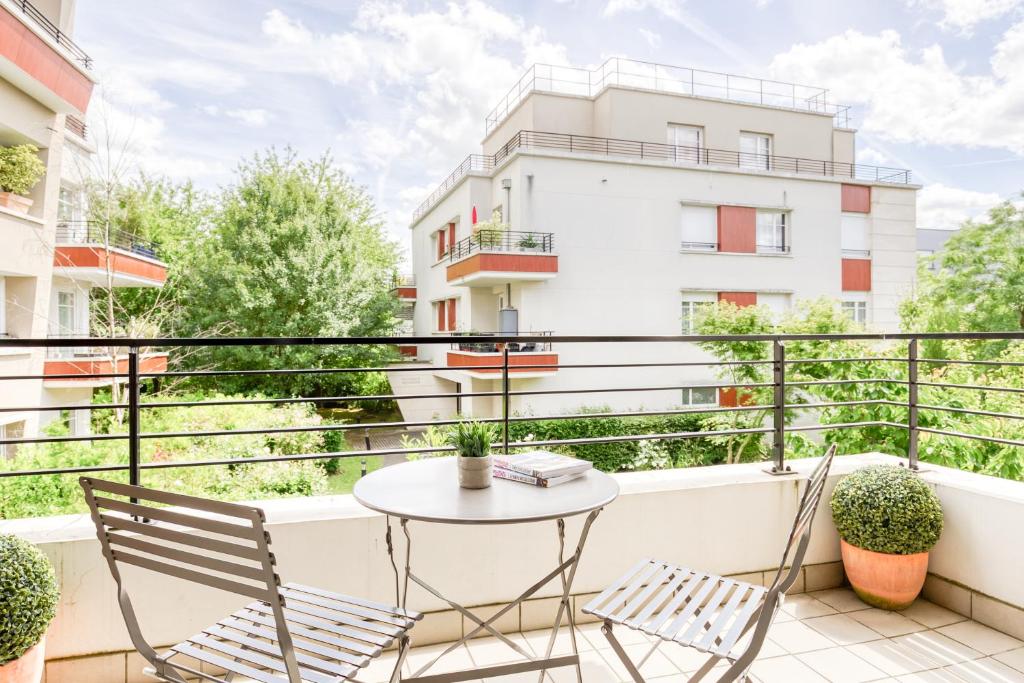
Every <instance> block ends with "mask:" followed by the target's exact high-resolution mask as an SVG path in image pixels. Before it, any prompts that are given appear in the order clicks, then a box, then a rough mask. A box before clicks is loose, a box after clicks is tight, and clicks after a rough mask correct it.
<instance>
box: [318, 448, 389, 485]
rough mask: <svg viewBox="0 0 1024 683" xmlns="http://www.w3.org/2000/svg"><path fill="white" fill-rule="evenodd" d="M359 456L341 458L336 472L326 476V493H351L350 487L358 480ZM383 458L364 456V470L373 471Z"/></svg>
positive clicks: (359, 470) (360, 468) (360, 466)
mask: <svg viewBox="0 0 1024 683" xmlns="http://www.w3.org/2000/svg"><path fill="white" fill-rule="evenodd" d="M360 460H361V458H342V459H341V462H340V463H339V464H338V473H337V474H332V475H330V476H329V477H327V493H331V494H338V493H352V487H353V486H355V485H356V481H358V480H359V475H360V472H361V470H362V464H361V463H360ZM382 461H383V459H382V458H381V457H380V456H379V455H374V456H370V457H368V458H366V471H367V472H373V471H374V470H375V469H378V468H379V467H380V466H381V463H382Z"/></svg>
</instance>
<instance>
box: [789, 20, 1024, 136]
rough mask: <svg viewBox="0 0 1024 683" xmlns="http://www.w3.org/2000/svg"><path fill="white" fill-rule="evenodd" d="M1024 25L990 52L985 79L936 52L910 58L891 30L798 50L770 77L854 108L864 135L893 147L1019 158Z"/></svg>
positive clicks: (1023, 123)
mask: <svg viewBox="0 0 1024 683" xmlns="http://www.w3.org/2000/svg"><path fill="white" fill-rule="evenodd" d="M1022 60H1024V22H1022V23H1020V24H1017V25H1015V26H1013V27H1011V28H1010V29H1009V30H1008V31H1006V33H1005V34H1004V35H1003V36H1002V38H1001V39H1000V41H999V42H998V43H997V45H996V47H995V50H994V51H993V54H992V57H991V60H990V64H991V72H990V73H989V74H982V75H973V74H965V73H963V72H962V71H961V70H960V69H959V68H956V67H954V66H951V65H950V64H948V63H947V61H946V59H945V56H944V54H943V51H942V48H941V47H940V46H938V45H932V46H929V47H926V48H924V49H923V50H920V51H911V50H908V49H907V48H905V47H904V46H903V44H902V41H901V38H900V35H899V33H897V32H896V31H892V30H887V31H882V32H881V33H879V34H877V35H865V34H863V33H860V32H859V31H855V30H848V31H846V32H845V33H841V34H839V35H836V36H833V37H831V38H828V39H827V40H824V41H822V42H819V43H815V44H812V45H805V44H799V45H795V46H793V47H792V48H791V49H790V50H789V51H788V52H785V53H783V54H780V55H778V56H776V57H775V59H774V60H773V61H772V63H771V65H770V67H769V71H770V72H771V74H772V76H773V77H776V78H780V79H785V80H794V81H798V82H810V83H820V84H823V85H827V86H829V87H831V88H832V99H833V100H834V101H835V100H837V101H840V102H845V103H848V104H854V105H860V107H859V111H858V114H860V116H859V117H858V118H860V119H862V121H863V123H862V126H861V127H862V129H863V130H864V131H867V132H869V133H873V134H874V135H876V136H877V137H879V138H882V139H887V140H891V141H895V142H912V143H919V144H934V145H946V146H949V145H962V146H967V147H990V148H1003V149H1008V150H1011V151H1013V152H1015V153H1017V154H1024V116H1021V112H1022V111H1024V69H1021V68H1019V65H1020V64H1021V63H1022Z"/></svg>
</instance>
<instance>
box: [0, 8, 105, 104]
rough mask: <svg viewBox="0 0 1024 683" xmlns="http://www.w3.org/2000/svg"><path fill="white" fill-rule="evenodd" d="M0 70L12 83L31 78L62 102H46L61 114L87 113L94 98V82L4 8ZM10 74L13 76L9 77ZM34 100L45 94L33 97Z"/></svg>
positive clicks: (0, 25)
mask: <svg viewBox="0 0 1024 683" xmlns="http://www.w3.org/2000/svg"><path fill="white" fill-rule="evenodd" d="M0 68H2V70H3V74H2V75H4V76H5V77H8V76H9V77H10V78H8V80H12V81H15V82H17V81H23V80H25V76H28V77H29V78H30V79H32V81H34V82H35V83H36V84H38V85H40V86H42V87H43V89H45V91H48V93H49V96H47V97H45V99H46V100H51V99H52V96H54V95H55V96H56V98H58V99H59V102H60V103H62V106H61V105H60V104H57V103H55V102H53V101H47V102H45V103H46V104H48V105H52V106H54V108H55V109H57V110H58V111H62V112H64V113H68V112H69V111H77V112H80V113H85V110H86V109H87V108H88V107H89V98H90V97H91V96H92V87H93V82H92V81H91V80H90V79H89V77H88V76H86V75H85V74H83V73H82V72H81V71H79V70H78V68H76V67H75V66H74V65H72V63H71V62H70V61H68V58H67V57H65V56H64V55H62V54H61V53H60V52H58V51H57V50H56V49H55V48H53V47H51V46H50V45H49V44H48V43H47V42H46V41H45V40H43V39H42V38H41V37H39V36H38V35H36V34H35V33H34V32H33V31H32V30H30V29H29V28H28V27H27V26H25V24H23V23H21V21H19V20H18V18H17V17H15V16H14V15H13V14H11V12H10V11H9V10H7V9H6V8H3V7H0ZM8 70H10V71H11V73H7V71H8ZM32 94H33V95H34V96H39V95H42V94H43V93H41V92H40V93H32Z"/></svg>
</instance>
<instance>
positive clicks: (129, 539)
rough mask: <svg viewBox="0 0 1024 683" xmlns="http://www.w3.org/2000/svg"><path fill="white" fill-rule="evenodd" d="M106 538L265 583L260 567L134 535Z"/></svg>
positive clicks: (178, 560) (138, 548)
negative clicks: (168, 545)
mask: <svg viewBox="0 0 1024 683" xmlns="http://www.w3.org/2000/svg"><path fill="white" fill-rule="evenodd" d="M107 539H108V540H109V541H110V543H112V544H114V545H120V546H124V547H126V548H132V549H133V550H141V551H143V552H146V553H149V554H151V555H159V556H160V557H165V558H167V559H169V560H175V561H177V562H186V563H188V564H194V565H196V566H198V567H204V568H206V569H212V570H214V571H218V572H223V573H225V574H231V575H232V576H244V577H245V578H247V579H252V580H254V581H261V582H263V583H264V585H265V584H266V574H265V573H264V571H263V569H262V568H261V567H253V566H249V565H244V564H238V563H237V562H228V561H226V560H219V559H217V558H215V557H209V556H207V555H197V554H195V553H190V552H187V551H185V550H179V549H177V548H170V547H167V546H163V545H158V544H156V543H150V542H149V541H144V540H142V539H141V538H137V537H135V536H122V535H121V534H114V533H108V534H107Z"/></svg>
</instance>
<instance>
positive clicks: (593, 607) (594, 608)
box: [582, 560, 651, 616]
mask: <svg viewBox="0 0 1024 683" xmlns="http://www.w3.org/2000/svg"><path fill="white" fill-rule="evenodd" d="M650 562H651V561H650V560H640V561H639V562H637V563H636V564H635V565H633V566H632V567H631V568H630V570H629V571H627V572H626V573H625V574H623V575H622V576H620V577H619V578H617V579H616V580H615V582H614V583H612V585H610V586H608V587H607V588H605V589H604V590H603V591H601V593H600V595H598V596H597V597H596V598H594V599H593V600H591V601H590V602H588V603H587V604H586V605H584V606H583V610H582V611H583V613H584V614H598V612H599V611H600V612H602V614H598V616H604V614H603V613H604V612H605V610H601V605H603V604H604V603H605V602H606V601H607V600H608V598H610V597H611V596H612V594H614V593H617V592H618V591H619V590H621V589H622V587H623V586H625V585H626V582H628V581H629V580H630V579H631V578H633V576H635V575H636V573H637V572H638V571H640V570H642V569H644V568H645V567H647V566H648V565H649V564H650Z"/></svg>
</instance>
